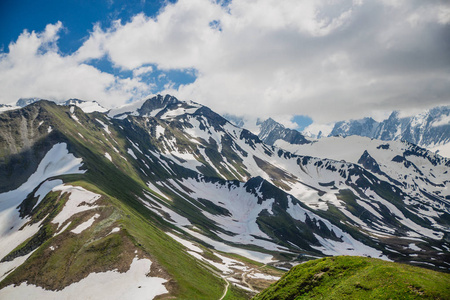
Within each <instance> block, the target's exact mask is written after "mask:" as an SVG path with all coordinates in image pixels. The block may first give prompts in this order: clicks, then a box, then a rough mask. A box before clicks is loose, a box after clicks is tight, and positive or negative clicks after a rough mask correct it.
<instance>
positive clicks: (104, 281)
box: [0, 258, 168, 300]
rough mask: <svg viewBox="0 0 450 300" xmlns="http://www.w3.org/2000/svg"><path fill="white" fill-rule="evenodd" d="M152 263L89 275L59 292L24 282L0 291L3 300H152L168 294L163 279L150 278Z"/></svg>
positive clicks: (141, 262)
mask: <svg viewBox="0 0 450 300" xmlns="http://www.w3.org/2000/svg"><path fill="white" fill-rule="evenodd" d="M151 264H152V262H151V261H150V260H148V259H138V258H134V259H133V262H132V263H131V266H130V269H129V270H128V272H126V273H119V272H118V271H107V272H102V273H91V274H89V275H88V276H87V277H86V278H84V279H82V280H81V281H79V282H76V283H72V284H71V285H69V286H67V287H65V288H64V289H62V290H60V291H49V290H45V289H43V288H41V287H39V286H35V285H28V284H27V283H25V282H23V283H22V284H21V285H19V286H14V285H9V286H7V287H5V288H3V289H2V290H0V298H4V299H36V300H39V299H45V300H52V299H54V300H59V299H68V300H71V299H73V300H75V299H118V300H119V299H153V298H154V297H156V296H158V295H162V294H165V293H168V291H167V289H166V287H165V286H164V283H165V282H166V281H167V280H165V279H163V278H158V277H149V276H147V274H148V273H149V272H150V266H151Z"/></svg>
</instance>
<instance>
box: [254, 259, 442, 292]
mask: <svg viewBox="0 0 450 300" xmlns="http://www.w3.org/2000/svg"><path fill="white" fill-rule="evenodd" d="M449 296H450V275H449V274H444V273H439V272H433V271H430V270H425V269H421V268H417V267H412V266H407V265H403V264H396V263H390V262H385V261H381V260H378V259H373V258H362V257H345V256H338V257H331V258H323V259H319V260H314V261H310V262H307V263H305V264H302V265H299V266H296V267H294V268H292V269H291V270H290V271H289V272H288V273H286V274H285V275H284V276H283V277H282V278H281V279H280V280H279V281H278V282H277V283H275V284H273V285H272V286H270V287H269V288H268V289H266V290H265V291H263V292H262V293H260V294H258V295H257V296H256V297H254V298H253V299H255V300H259V299H261V300H262V299H265V300H269V299H286V300H287V299H314V298H320V299H448V297H449Z"/></svg>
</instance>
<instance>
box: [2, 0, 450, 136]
mask: <svg viewBox="0 0 450 300" xmlns="http://www.w3.org/2000/svg"><path fill="white" fill-rule="evenodd" d="M0 17H1V18H0V25H1V26H0V49H1V54H0V55H1V56H0V103H12V102H15V101H16V100H17V99H18V98H20V97H41V98H46V99H51V100H64V99H68V98H73V97H75V98H80V99H86V100H97V101H98V102H100V103H101V104H102V105H104V106H105V107H115V106H119V105H122V104H124V103H127V102H131V101H136V100H139V99H142V98H145V97H147V96H149V95H151V94H154V93H170V94H173V95H175V96H177V97H178V98H180V99H182V100H194V101H196V102H199V103H202V104H204V105H207V106H209V107H211V108H212V109H213V110H215V111H217V112H219V113H227V114H233V115H238V116H243V117H245V118H247V119H252V118H253V119H255V118H258V117H260V118H266V117H272V118H274V119H275V120H277V121H279V122H281V123H283V124H284V125H286V126H288V127H292V128H295V127H297V128H299V129H302V128H303V127H304V126H306V125H309V124H310V123H311V122H313V125H314V126H316V127H315V128H316V129H317V128H326V125H327V124H328V125H329V124H332V123H333V122H335V121H338V120H343V119H350V118H361V117H364V116H372V117H374V118H376V119H380V118H382V117H384V116H386V114H388V113H389V112H390V111H392V110H396V109H397V110H405V111H409V112H411V113H414V112H417V111H420V110H423V109H427V108H430V107H433V106H437V105H445V104H449V102H450V79H449V78H450V76H449V74H450V57H449V55H448V53H449V52H450V4H448V3H447V2H446V1H419V0H417V1H416V0H411V1H403V0H396V1H388V0H377V1H376V0H371V1H368V0H336V1H328V0H314V1H313V0H304V1H298V0H285V1H282V2H279V1H275V0H259V1H250V0H233V1H210V0H179V1H117V0H108V1H88V0H83V1H81V0H80V1H28V0H24V1H11V0H3V1H1V2H0ZM313 125H312V126H313ZM309 129H311V130H313V129H314V128H312V127H311V128H309Z"/></svg>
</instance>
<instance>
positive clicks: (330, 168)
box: [0, 95, 450, 299]
mask: <svg viewBox="0 0 450 300" xmlns="http://www.w3.org/2000/svg"><path fill="white" fill-rule="evenodd" d="M278 140H280V139H278ZM341 140H346V139H343V138H341ZM347 141H348V144H349V147H351V145H352V143H353V141H352V140H351V139H348V140H347ZM287 144H288V143H287ZM289 145H291V146H292V147H294V146H295V147H315V145H317V143H312V144H311V143H308V144H297V145H293V144H289ZM353 145H354V147H353V148H352V149H356V148H358V147H357V146H358V141H356V142H354V144H353ZM370 146H371V147H372V148H375V149H376V151H375V150H372V148H370V149H369V148H368V149H364V147H360V148H358V149H359V150H362V149H364V150H366V151H362V152H361V153H359V155H358V154H355V155H354V157H353V156H352V157H350V158H349V159H347V160H346V161H343V160H342V159H339V160H336V159H330V158H329V157H320V156H319V157H317V156H318V154H312V155H305V154H304V153H302V152H301V151H298V152H297V153H294V152H296V151H295V150H296V149H292V151H287V150H283V149H282V148H279V147H276V146H272V145H268V144H266V143H264V142H263V141H262V140H261V139H260V138H259V137H258V136H256V135H254V134H252V133H251V132H249V131H247V130H245V129H242V128H239V127H236V126H234V125H232V124H231V123H229V122H228V121H227V120H225V119H224V118H222V117H221V116H219V115H218V114H216V113H215V112H213V111H212V110H210V109H209V108H207V107H205V106H202V105H200V104H197V103H195V102H184V101H179V100H177V99H176V98H174V97H172V96H168V95H166V96H155V97H152V98H150V99H147V100H146V101H144V102H142V103H140V104H139V105H135V104H134V105H131V106H129V107H125V108H121V109H118V110H111V111H109V112H108V113H100V112H92V113H85V112H84V111H83V110H82V109H80V108H79V107H78V106H76V105H72V104H70V103H69V105H68V106H59V105H56V104H54V103H52V102H48V101H39V102H36V103H33V104H31V105H29V106H27V107H25V108H22V109H19V110H13V111H8V112H4V113H2V114H0V176H1V178H2V180H1V182H0V238H1V239H2V241H7V242H5V243H2V245H1V246H0V259H1V262H0V271H1V272H0V273H1V274H0V276H1V277H0V296H1V295H20V293H25V292H29V291H33V292H36V293H37V291H40V290H39V287H43V288H46V289H51V290H60V293H62V294H57V295H61V296H64V295H67V294H64V293H69V294H70V291H71V290H72V289H74V288H78V289H80V288H83V289H85V288H87V287H89V283H90V282H92V283H95V282H96V281H95V280H90V279H92V278H98V280H103V281H105V280H106V278H109V277H108V276H119V277H120V278H122V279H117V280H122V281H123V282H128V281H127V280H128V279H126V278H128V277H127V276H138V277H139V276H141V275H142V274H143V276H144V277H145V274H147V273H149V271H150V274H149V275H150V276H149V277H148V278H147V277H145V278H143V279H142V280H143V284H142V285H140V286H141V287H144V290H145V292H146V293H153V294H151V295H155V296H156V295H168V296H174V297H180V298H188V299H210V298H213V297H214V298H216V297H217V298H220V296H221V295H222V293H223V292H224V288H225V286H229V285H227V283H226V281H228V282H234V281H235V280H241V281H240V282H239V283H238V284H239V285H238V286H234V285H230V286H231V287H230V288H229V289H230V290H229V292H230V293H231V294H232V295H234V296H236V297H237V298H241V297H244V298H245V297H248V296H249V295H251V294H252V293H254V292H255V291H258V287H260V288H263V287H264V284H265V285H267V283H268V282H270V281H274V280H276V279H277V277H278V276H279V274H276V273H271V272H275V271H273V269H266V268H261V265H259V267H258V262H259V263H269V264H271V265H274V266H285V267H286V266H289V264H290V263H291V262H292V260H294V261H295V260H300V261H301V260H306V259H310V258H311V257H318V256H319V257H320V256H324V255H344V254H345V255H361V256H372V257H379V258H382V259H386V260H387V259H390V260H395V261H401V262H409V263H414V264H419V265H422V266H426V267H433V268H437V269H448V267H449V265H448V264H447V263H446V261H448V260H449V249H450V244H449V237H448V232H449V230H448V226H449V217H450V216H449V211H450V208H449V202H450V194H449V193H450V192H449V191H450V189H449V188H448V187H449V186H450V182H449V177H448V170H449V167H450V162H449V160H447V159H445V158H442V157H440V156H438V155H435V154H433V153H431V152H429V151H426V150H424V149H422V148H420V147H417V146H414V145H412V144H408V143H400V142H390V143H385V142H381V141H373V144H371V145H370ZM342 147H343V146H342ZM335 148H336V147H335ZM305 149H306V148H305ZM311 149H312V148H311ZM330 149H333V148H332V147H330ZM336 149H338V148H336ZM331 158H332V157H331ZM218 251H221V252H220V253H219V252H218ZM227 253H228V254H227ZM230 253H232V254H233V255H232V256H231V255H230ZM242 257H246V259H242ZM3 270H5V271H3ZM114 270H116V271H114ZM136 272H137V273H136ZM139 272H141V273H139ZM250 273H251V274H253V273H254V274H259V275H255V276H254V278H250V277H249V275H248V274H250ZM127 274H128V275H127ZM146 278H147V279H146ZM237 278H239V279H237ZM258 278H259V279H258ZM268 278H269V279H268ZM146 280H151V281H152V282H154V284H146V283H145V282H146ZM250 280H252V283H250V284H249V281H250ZM24 282H27V284H28V285H25V284H22V285H19V286H16V287H14V284H21V283H24ZM111 282H114V281H111ZM147 283H148V282H147ZM235 283H236V282H235ZM150 286H152V287H153V288H151V287H150ZM239 286H240V287H239ZM147 287H148V288H147ZM255 287H257V288H255ZM114 288H115V287H114V286H111V290H114ZM227 289H228V288H227ZM139 291H140V290H137V287H135V286H134V285H131V286H130V288H129V289H128V293H134V292H139ZM2 293H3V294H2ZM14 293H18V294H14ZM55 293H58V292H55ZM246 293H248V294H246ZM127 295H131V294H127Z"/></svg>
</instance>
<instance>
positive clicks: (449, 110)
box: [329, 106, 450, 156]
mask: <svg viewBox="0 0 450 300" xmlns="http://www.w3.org/2000/svg"><path fill="white" fill-rule="evenodd" d="M336 135H341V136H349V135H359V136H365V137H369V138H374V139H379V140H383V141H393V140H404V141H408V142H410V143H413V144H416V145H418V146H421V147H425V148H428V149H430V150H433V151H436V150H440V151H441V152H442V153H443V154H444V155H447V156H450V147H449V144H450V106H442V107H436V108H433V109H430V110H427V111H425V112H423V113H420V114H417V115H415V116H411V117H400V116H399V112H396V111H394V112H393V113H392V114H391V115H390V116H389V118H387V119H386V120H384V121H382V122H379V123H378V122H376V121H375V120H373V119H371V118H364V119H361V120H351V121H342V122H337V123H336V124H335V126H334V128H333V130H332V131H331V133H330V134H329V136H336Z"/></svg>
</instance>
